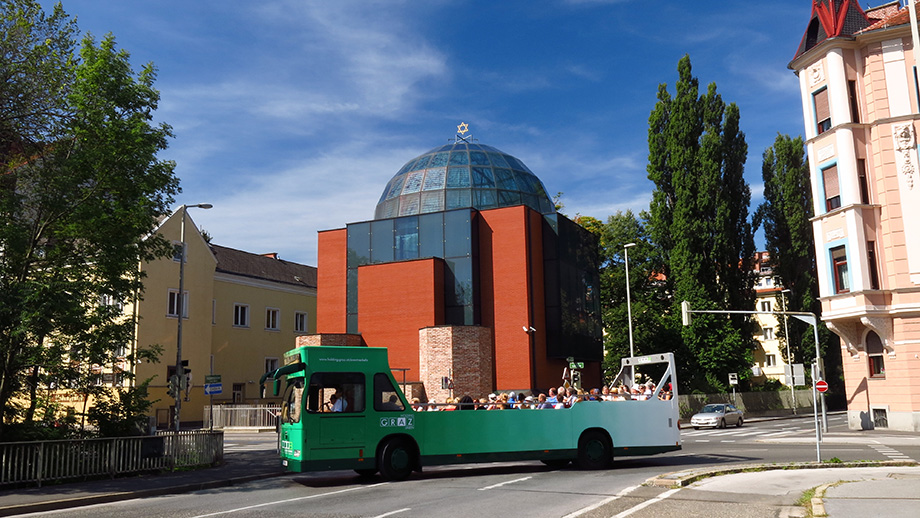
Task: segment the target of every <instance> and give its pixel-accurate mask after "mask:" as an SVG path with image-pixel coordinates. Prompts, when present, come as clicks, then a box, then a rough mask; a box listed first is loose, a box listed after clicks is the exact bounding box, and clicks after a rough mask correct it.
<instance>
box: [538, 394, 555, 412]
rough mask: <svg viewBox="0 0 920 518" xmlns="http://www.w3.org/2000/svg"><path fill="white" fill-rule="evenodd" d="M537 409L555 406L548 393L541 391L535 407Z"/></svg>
mask: <svg viewBox="0 0 920 518" xmlns="http://www.w3.org/2000/svg"><path fill="white" fill-rule="evenodd" d="M534 408H536V409H537V410H543V409H545V408H553V403H550V402H549V398H548V397H546V394H543V393H541V394H540V395H539V396H537V404H536V406H535V407H534Z"/></svg>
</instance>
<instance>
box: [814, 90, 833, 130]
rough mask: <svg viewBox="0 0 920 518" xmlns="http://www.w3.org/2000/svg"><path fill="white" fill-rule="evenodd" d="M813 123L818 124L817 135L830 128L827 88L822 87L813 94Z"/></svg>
mask: <svg viewBox="0 0 920 518" xmlns="http://www.w3.org/2000/svg"><path fill="white" fill-rule="evenodd" d="M814 102H815V124H817V126H818V135H820V134H822V133H824V132H825V131H827V130H829V129H831V108H830V105H829V104H828V102H827V88H822V89H821V90H818V91H817V92H815V94H814Z"/></svg>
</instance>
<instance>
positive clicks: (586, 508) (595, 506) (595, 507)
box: [562, 486, 641, 518]
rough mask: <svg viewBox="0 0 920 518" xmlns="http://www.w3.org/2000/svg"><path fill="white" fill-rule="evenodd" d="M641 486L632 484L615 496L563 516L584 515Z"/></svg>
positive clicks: (567, 517) (571, 517) (566, 517)
mask: <svg viewBox="0 0 920 518" xmlns="http://www.w3.org/2000/svg"><path fill="white" fill-rule="evenodd" d="M639 487H641V486H631V487H627V488H626V489H623V490H622V491H620V492H619V493H617V494H615V495H613V496H611V497H609V498H605V499H603V500H601V501H600V502H598V503H596V504H593V505H589V506H588V507H584V508H582V509H579V510H577V511H575V512H574V513H571V514H567V515H565V516H563V517H562V518H576V517H578V516H581V515H583V514H585V513H588V512H591V511H593V510H595V509H597V508H598V507H601V506H604V505H607V504H609V503H610V502H613V501H614V500H616V499H618V498H622V497H624V496H626V495H628V494H630V493H632V492H633V491H635V490H636V489H639Z"/></svg>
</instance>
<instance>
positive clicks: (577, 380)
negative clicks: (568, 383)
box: [572, 370, 581, 388]
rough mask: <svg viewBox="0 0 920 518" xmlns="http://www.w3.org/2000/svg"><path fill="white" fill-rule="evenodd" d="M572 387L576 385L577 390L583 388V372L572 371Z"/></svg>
mask: <svg viewBox="0 0 920 518" xmlns="http://www.w3.org/2000/svg"><path fill="white" fill-rule="evenodd" d="M572 385H575V388H581V371H576V370H573V371H572Z"/></svg>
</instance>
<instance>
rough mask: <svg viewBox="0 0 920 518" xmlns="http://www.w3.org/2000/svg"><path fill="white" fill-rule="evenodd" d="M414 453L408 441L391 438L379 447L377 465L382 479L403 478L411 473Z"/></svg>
mask: <svg viewBox="0 0 920 518" xmlns="http://www.w3.org/2000/svg"><path fill="white" fill-rule="evenodd" d="M414 460H415V453H414V452H413V450H412V446H411V445H410V444H409V441H407V440H405V439H401V438H398V437H397V438H393V439H390V440H388V441H387V442H386V443H384V445H383V447H381V448H380V454H379V455H378V458H377V467H379V468H380V475H381V476H382V477H383V479H384V480H405V479H407V478H409V475H411V474H412V466H413V464H414V462H413V461H414Z"/></svg>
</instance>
